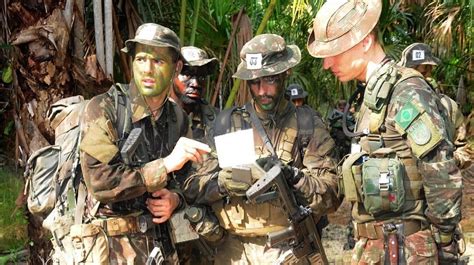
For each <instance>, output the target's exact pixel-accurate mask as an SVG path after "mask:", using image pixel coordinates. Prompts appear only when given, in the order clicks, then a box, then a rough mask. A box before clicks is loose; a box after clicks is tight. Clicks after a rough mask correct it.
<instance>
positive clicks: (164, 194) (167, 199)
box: [146, 189, 180, 224]
mask: <svg viewBox="0 0 474 265" xmlns="http://www.w3.org/2000/svg"><path fill="white" fill-rule="evenodd" d="M179 200H180V198H179V195H178V194H176V193H174V192H171V191H169V190H168V189H161V190H157V191H155V192H153V193H152V197H151V198H148V199H147V201H146V204H147V208H148V210H149V211H150V213H151V214H152V215H153V222H154V223H157V224H160V223H164V222H166V221H167V220H168V219H170V217H171V215H172V214H173V211H174V210H175V209H176V207H178V205H179Z"/></svg>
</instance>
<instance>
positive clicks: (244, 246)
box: [214, 235, 323, 265]
mask: <svg viewBox="0 0 474 265" xmlns="http://www.w3.org/2000/svg"><path fill="white" fill-rule="evenodd" d="M266 243H267V238H266V237H241V236H236V235H227V236H226V238H225V240H224V242H223V243H222V244H221V245H220V246H219V247H218V248H217V253H216V257H215V261H214V264H216V265H217V264H219V265H221V264H222V265H230V264H232V265H249V264H258V265H274V264H275V265H276V264H294V265H309V264H323V263H322V261H321V259H320V256H319V255H313V256H312V257H310V258H305V259H304V260H298V259H297V258H296V257H295V256H294V255H293V254H292V251H291V248H289V247H281V248H269V247H267V246H266ZM310 260H311V261H310Z"/></svg>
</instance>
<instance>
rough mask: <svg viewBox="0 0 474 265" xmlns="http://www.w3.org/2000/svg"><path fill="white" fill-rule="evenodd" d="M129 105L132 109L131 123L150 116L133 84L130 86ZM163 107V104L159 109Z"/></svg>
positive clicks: (143, 100)
mask: <svg viewBox="0 0 474 265" xmlns="http://www.w3.org/2000/svg"><path fill="white" fill-rule="evenodd" d="M130 105H131V109H132V122H137V121H139V120H142V119H143V118H146V117H149V116H151V111H150V108H149V107H148V104H146V102H145V99H144V98H143V96H142V95H141V94H140V92H139V91H138V89H137V88H136V87H135V84H134V83H133V82H132V83H131V84H130ZM164 106H165V104H163V105H162V106H161V108H163V107H164Z"/></svg>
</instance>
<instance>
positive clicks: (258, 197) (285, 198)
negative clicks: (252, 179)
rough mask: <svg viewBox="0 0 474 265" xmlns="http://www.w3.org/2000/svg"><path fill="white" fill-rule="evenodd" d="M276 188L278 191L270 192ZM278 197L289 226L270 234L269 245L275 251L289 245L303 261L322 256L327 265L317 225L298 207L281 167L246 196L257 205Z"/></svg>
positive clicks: (274, 170) (306, 212)
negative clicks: (277, 247)
mask: <svg viewBox="0 0 474 265" xmlns="http://www.w3.org/2000/svg"><path fill="white" fill-rule="evenodd" d="M272 187H275V188H276V190H275V191H269V190H270V189H271V188H272ZM275 193H277V194H278V197H280V199H281V201H282V202H283V207H284V210H285V212H286V213H287V215H288V221H289V222H290V226H289V227H288V228H286V229H284V230H283V231H277V232H271V233H268V234H267V245H268V246H269V247H273V246H274V245H278V244H281V243H287V244H288V245H289V246H290V247H292V248H293V254H294V255H295V256H296V257H297V258H298V259H300V258H304V257H307V256H309V255H311V254H314V253H319V254H320V255H321V258H322V260H323V263H324V264H328V260H327V257H326V254H325V253H324V249H323V246H322V243H321V238H320V236H319V233H318V230H317V228H316V223H315V221H314V219H313V215H312V213H311V209H310V208H309V207H306V206H302V205H298V203H297V202H296V198H295V195H294V194H293V192H292V191H291V189H290V187H289V186H288V183H287V181H286V178H285V176H284V174H283V172H282V169H281V163H278V164H276V165H274V166H273V167H272V168H271V169H270V170H269V171H268V172H267V173H266V174H265V175H264V176H263V177H262V178H260V179H259V180H258V181H257V182H256V183H255V184H253V185H252V186H251V187H250V188H249V189H248V190H247V192H246V195H247V198H248V200H249V201H250V202H253V203H258V202H264V201H266V200H269V199H272V198H275V195H274V194H275Z"/></svg>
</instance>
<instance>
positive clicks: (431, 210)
mask: <svg viewBox="0 0 474 265" xmlns="http://www.w3.org/2000/svg"><path fill="white" fill-rule="evenodd" d="M381 13H382V1H381V0H360V1H345V0H341V1H327V2H325V3H324V4H323V6H322V7H321V9H320V10H319V11H318V13H317V15H316V18H315V19H314V24H313V28H312V31H311V35H310V36H309V38H308V45H307V47H308V51H309V53H310V54H311V55H312V56H314V57H317V58H323V68H324V69H328V70H329V69H330V70H331V71H332V73H333V74H334V75H335V76H336V77H337V78H338V79H339V80H340V81H341V82H347V81H350V80H354V79H355V80H358V81H360V82H364V83H365V84H366V87H365V90H364V95H363V103H362V105H361V106H360V109H359V110H358V112H357V113H356V117H357V120H356V127H355V132H354V133H352V137H353V138H354V142H353V148H352V150H351V151H352V152H351V155H350V156H349V157H348V158H347V159H346V160H345V161H344V164H343V166H342V171H343V183H344V196H345V198H346V199H347V200H349V201H351V203H352V217H353V218H354V229H355V237H356V238H357V239H358V241H357V243H356V245H355V248H354V250H353V252H352V255H350V257H348V260H344V262H345V263H349V264H382V263H384V264H437V263H438V262H440V263H441V264H456V262H457V261H458V259H459V249H458V238H457V237H458V235H457V233H456V232H455V230H456V227H457V225H458V223H459V221H460V220H461V196H462V177H461V174H460V171H459V169H458V167H457V165H456V161H455V160H454V158H453V145H452V143H451V141H450V138H449V137H448V135H449V126H450V121H449V119H448V118H447V117H446V116H445V114H444V109H443V108H442V106H441V103H440V101H439V98H438V96H437V95H436V94H435V92H434V91H433V90H431V88H430V87H429V85H428V84H427V83H426V81H425V80H424V77H423V76H422V75H421V74H420V73H418V72H416V71H414V70H413V69H409V68H404V67H401V66H397V65H396V63H395V62H394V61H392V60H391V59H390V58H389V57H388V56H387V55H386V54H385V52H384V50H383V47H382V45H381V44H380V43H379V41H378V40H379V38H378V37H377V34H378V29H377V27H376V25H377V23H378V21H379V18H380V14H381ZM334 18H337V19H334ZM354 21H357V23H354ZM351 98H352V97H351ZM350 103H351V102H349V104H350ZM388 172H390V173H388Z"/></svg>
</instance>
